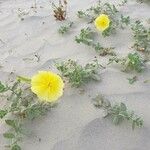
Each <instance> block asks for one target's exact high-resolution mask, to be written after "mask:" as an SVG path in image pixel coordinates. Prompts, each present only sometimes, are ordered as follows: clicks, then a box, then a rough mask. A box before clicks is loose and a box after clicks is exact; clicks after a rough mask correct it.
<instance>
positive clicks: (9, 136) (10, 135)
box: [3, 132, 15, 139]
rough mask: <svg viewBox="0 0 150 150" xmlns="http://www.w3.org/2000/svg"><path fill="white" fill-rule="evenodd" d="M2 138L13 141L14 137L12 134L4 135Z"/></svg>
mask: <svg viewBox="0 0 150 150" xmlns="http://www.w3.org/2000/svg"><path fill="white" fill-rule="evenodd" d="M3 136H4V137H5V138H7V139H13V138H15V135H14V134H13V133H9V132H8V133H4V134H3Z"/></svg>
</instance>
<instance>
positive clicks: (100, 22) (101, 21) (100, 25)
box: [94, 14, 110, 31]
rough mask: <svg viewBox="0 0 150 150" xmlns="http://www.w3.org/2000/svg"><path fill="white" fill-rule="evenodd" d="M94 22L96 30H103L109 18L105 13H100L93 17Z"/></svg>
mask: <svg viewBox="0 0 150 150" xmlns="http://www.w3.org/2000/svg"><path fill="white" fill-rule="evenodd" d="M94 23H95V26H96V28H97V29H98V30H100V31H104V30H106V29H107V28H108V27H109V24H110V19H109V17H108V16H107V15H105V14H101V15H100V16H98V17H97V18H96V19H95V22H94Z"/></svg>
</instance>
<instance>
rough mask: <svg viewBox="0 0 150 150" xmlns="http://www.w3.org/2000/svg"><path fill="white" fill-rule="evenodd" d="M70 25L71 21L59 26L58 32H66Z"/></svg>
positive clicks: (71, 24)
mask: <svg viewBox="0 0 150 150" xmlns="http://www.w3.org/2000/svg"><path fill="white" fill-rule="evenodd" d="M72 26H73V22H69V23H68V24H66V25H63V26H61V27H60V28H59V29H58V33H60V34H65V33H67V32H68V31H69V30H70V28H71V27H72Z"/></svg>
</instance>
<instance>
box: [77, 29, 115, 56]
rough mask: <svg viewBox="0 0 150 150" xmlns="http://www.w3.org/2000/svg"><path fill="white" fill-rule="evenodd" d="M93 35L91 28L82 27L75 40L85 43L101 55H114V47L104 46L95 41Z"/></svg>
mask: <svg viewBox="0 0 150 150" xmlns="http://www.w3.org/2000/svg"><path fill="white" fill-rule="evenodd" d="M94 36H95V35H94V32H93V31H92V30H91V28H89V27H87V28H83V29H81V31H80V34H79V35H78V36H76V37H75V41H76V42H77V43H83V44H85V45H88V46H91V47H92V48H94V49H95V51H96V52H97V53H99V54H100V55H101V56H105V55H112V56H114V55H115V53H114V52H113V49H114V48H113V47H109V48H104V47H102V46H101V44H100V43H98V42H97V43H95V42H94V38H93V37H94Z"/></svg>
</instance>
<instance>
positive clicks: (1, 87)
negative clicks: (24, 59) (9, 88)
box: [0, 81, 6, 93]
mask: <svg viewBox="0 0 150 150" xmlns="http://www.w3.org/2000/svg"><path fill="white" fill-rule="evenodd" d="M5 91H6V87H5V85H3V84H2V82H1V81H0V93H3V92H5Z"/></svg>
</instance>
